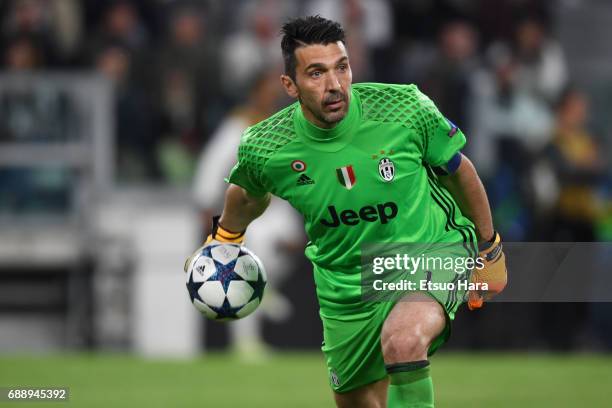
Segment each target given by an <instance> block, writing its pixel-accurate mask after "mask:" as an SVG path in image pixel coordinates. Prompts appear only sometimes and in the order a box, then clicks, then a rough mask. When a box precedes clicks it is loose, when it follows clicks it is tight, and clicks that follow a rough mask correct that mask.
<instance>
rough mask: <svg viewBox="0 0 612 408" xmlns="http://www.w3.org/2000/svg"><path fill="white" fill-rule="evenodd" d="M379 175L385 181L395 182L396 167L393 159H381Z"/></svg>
mask: <svg viewBox="0 0 612 408" xmlns="http://www.w3.org/2000/svg"><path fill="white" fill-rule="evenodd" d="M378 174H380V177H382V179H383V180H385V181H391V180H393V177H395V166H394V165H393V162H392V161H391V159H389V158H388V157H385V158H382V159H380V161H379V162H378Z"/></svg>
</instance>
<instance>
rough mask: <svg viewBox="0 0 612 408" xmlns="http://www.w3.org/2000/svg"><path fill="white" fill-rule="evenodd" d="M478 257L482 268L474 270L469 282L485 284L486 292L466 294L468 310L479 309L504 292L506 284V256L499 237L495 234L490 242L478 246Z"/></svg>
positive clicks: (472, 291)
mask: <svg viewBox="0 0 612 408" xmlns="http://www.w3.org/2000/svg"><path fill="white" fill-rule="evenodd" d="M478 256H479V257H480V258H481V259H482V263H483V264H484V266H483V267H482V268H480V269H479V268H474V270H473V271H472V276H471V277H470V282H471V283H477V284H483V283H486V284H487V285H488V290H486V291H482V290H471V291H470V292H469V293H468V308H469V309H470V310H475V309H479V308H481V307H482V305H483V303H484V301H485V300H489V299H491V298H492V297H493V296H495V295H497V294H498V293H500V292H501V291H502V290H504V288H505V287H506V283H507V282H508V271H507V270H506V256H505V255H504V252H503V248H502V243H501V237H500V236H499V234H498V233H497V232H495V234H494V235H493V238H492V239H491V240H490V241H488V242H486V243H484V244H481V245H480V246H479V253H478ZM479 286H480V285H479Z"/></svg>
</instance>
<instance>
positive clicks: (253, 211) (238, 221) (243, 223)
mask: <svg viewBox="0 0 612 408" xmlns="http://www.w3.org/2000/svg"><path fill="white" fill-rule="evenodd" d="M269 203H270V194H266V195H265V196H263V197H254V196H251V195H249V194H247V192H246V191H245V190H244V189H243V188H242V187H239V186H236V185H234V184H230V186H229V187H228V189H227V191H226V192H225V205H224V207H223V214H222V215H221V218H220V219H219V224H221V225H222V226H223V228H225V229H226V230H228V231H231V232H241V231H244V230H246V228H247V226H248V225H249V224H250V223H251V222H252V221H253V220H254V219H255V218H257V217H259V216H260V215H261V214H263V212H264V211H265V210H266V208H267V207H268V204H269Z"/></svg>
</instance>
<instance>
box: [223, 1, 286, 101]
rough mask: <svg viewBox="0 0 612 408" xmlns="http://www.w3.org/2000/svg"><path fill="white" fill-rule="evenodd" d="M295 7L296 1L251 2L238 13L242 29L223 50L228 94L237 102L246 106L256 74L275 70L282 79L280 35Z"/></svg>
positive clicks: (231, 37) (224, 82) (227, 42)
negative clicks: (292, 8)
mask: <svg viewBox="0 0 612 408" xmlns="http://www.w3.org/2000/svg"><path fill="white" fill-rule="evenodd" d="M292 6H293V2H292V1H280V0H251V1H247V2H245V3H244V5H243V6H242V9H241V10H239V11H238V13H239V14H238V15H239V16H240V17H239V19H240V20H241V24H240V29H239V31H238V32H236V33H233V34H230V35H229V36H228V37H227V38H226V39H225V41H224V42H223V46H222V47H221V50H222V55H221V58H222V71H221V72H222V82H223V86H224V93H225V95H227V96H229V97H231V98H232V100H233V101H234V102H237V103H241V102H242V101H241V98H242V96H243V95H244V94H245V93H246V92H248V85H249V83H250V82H251V81H252V80H253V74H254V73H255V72H258V71H260V70H263V69H268V68H269V67H273V69H277V70H278V73H279V75H280V73H281V66H282V55H281V49H280V38H279V36H278V33H279V30H280V26H281V24H282V22H283V20H284V18H285V16H286V15H287V10H289V9H291V7H292Z"/></svg>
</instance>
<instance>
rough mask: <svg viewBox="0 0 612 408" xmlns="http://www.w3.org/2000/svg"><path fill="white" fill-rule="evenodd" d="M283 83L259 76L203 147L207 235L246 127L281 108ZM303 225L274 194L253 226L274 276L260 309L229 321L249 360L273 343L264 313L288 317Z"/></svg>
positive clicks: (199, 196)
mask: <svg viewBox="0 0 612 408" xmlns="http://www.w3.org/2000/svg"><path fill="white" fill-rule="evenodd" d="M280 91H281V86H280V83H279V79H278V77H277V75H276V73H275V72H274V71H269V72H265V71H264V72H261V73H260V74H258V75H257V76H256V77H255V79H254V81H253V83H252V85H251V90H250V92H249V93H248V97H247V99H246V101H245V103H244V104H242V105H241V106H239V107H238V108H236V109H235V110H233V111H232V112H231V113H230V114H229V115H228V116H227V117H226V118H225V119H224V120H223V122H222V123H221V124H220V125H219V128H218V129H217V131H216V132H215V133H214V134H213V136H212V138H211V141H210V143H209V145H208V146H207V147H206V148H205V149H204V150H203V151H202V154H201V156H200V160H199V163H198V170H197V173H196V176H195V179H194V197H195V201H196V204H197V206H198V208H199V209H200V217H201V218H200V219H201V223H202V226H203V230H204V234H203V235H204V236H206V235H208V234H209V233H210V229H211V224H210V223H211V220H212V216H213V215H215V214H220V213H221V211H222V205H223V199H224V193H225V190H226V188H227V184H226V183H224V182H223V179H224V177H226V176H227V175H228V174H229V172H230V170H231V167H232V165H233V164H234V163H235V162H236V158H237V156H236V154H237V150H238V144H239V142H240V136H241V135H242V133H243V131H244V130H245V129H246V128H247V127H249V126H251V125H254V124H255V123H257V122H259V121H261V120H263V119H265V118H266V117H268V116H269V115H271V114H272V113H274V111H275V110H276V109H277V108H278V102H279V97H280V96H281V93H280ZM300 231H301V225H300V221H299V219H298V217H297V213H296V212H295V210H294V209H293V208H292V207H291V206H290V205H289V204H288V203H287V202H286V201H284V200H281V199H279V198H277V197H273V198H272V201H271V202H270V207H269V208H268V209H267V210H266V212H265V213H264V214H263V215H262V216H261V217H260V218H258V219H257V220H255V222H253V224H252V225H251V226H249V230H248V231H247V235H246V245H247V246H248V247H249V249H251V250H253V251H254V252H255V253H256V254H257V256H259V257H260V259H261V260H262V262H263V264H264V265H265V268H266V272H267V274H268V286H267V288H266V297H264V301H263V304H262V307H261V308H260V310H258V311H256V312H255V313H254V314H253V315H251V316H249V317H248V318H246V319H242V320H238V321H236V322H234V323H233V324H231V325H229V327H228V329H229V331H230V342H231V346H232V347H233V348H234V350H235V351H236V352H238V353H239V354H240V355H241V356H242V357H244V358H247V359H248V358H251V359H252V358H256V356H258V355H261V353H256V352H255V351H264V350H265V349H267V346H266V345H265V343H264V339H263V333H262V324H263V321H262V317H264V316H265V317H267V318H269V319H271V320H273V321H275V322H280V321H284V320H286V319H287V318H288V317H289V315H290V314H291V304H290V303H289V300H287V299H286V298H285V297H284V296H282V295H281V294H280V293H279V292H278V289H277V288H278V287H279V286H280V285H281V283H282V280H283V279H285V278H286V277H287V272H289V271H290V270H291V268H289V267H288V265H293V264H294V262H291V260H290V259H288V258H287V257H288V256H289V255H291V254H292V253H295V251H296V250H298V249H299V250H302V249H303V246H304V245H303V242H301V241H302V235H303V234H301V233H300Z"/></svg>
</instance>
